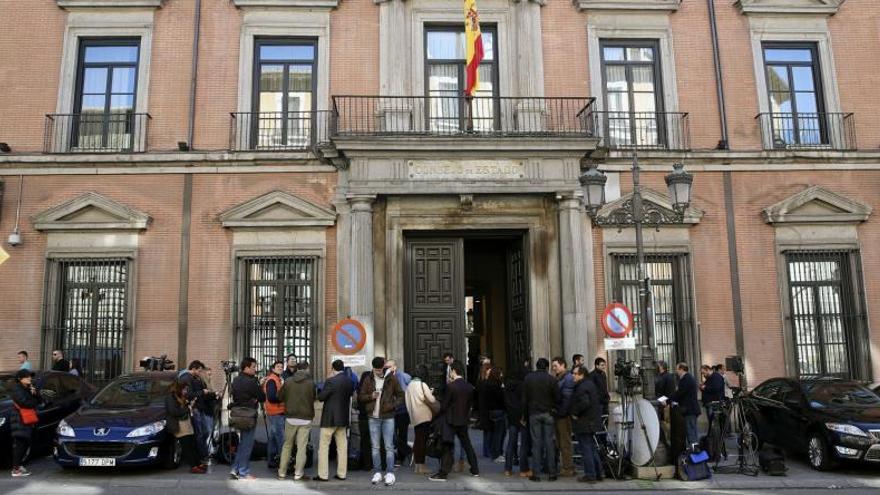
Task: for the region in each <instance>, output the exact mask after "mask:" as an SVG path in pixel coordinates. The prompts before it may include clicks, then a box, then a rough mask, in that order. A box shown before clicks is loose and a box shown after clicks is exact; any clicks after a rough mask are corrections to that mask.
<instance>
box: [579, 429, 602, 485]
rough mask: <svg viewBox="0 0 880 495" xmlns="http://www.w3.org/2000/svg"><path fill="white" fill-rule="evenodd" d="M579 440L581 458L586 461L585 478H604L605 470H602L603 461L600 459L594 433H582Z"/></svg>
mask: <svg viewBox="0 0 880 495" xmlns="http://www.w3.org/2000/svg"><path fill="white" fill-rule="evenodd" d="M577 439H578V444H579V445H580V447H581V457H582V458H583V461H584V476H586V477H587V478H592V479H598V478H601V477H603V476H604V474H605V470H604V468H602V460H601V459H600V458H599V451H598V450H597V449H596V437H595V435H593V434H592V433H581V434H579V435H578V436H577Z"/></svg>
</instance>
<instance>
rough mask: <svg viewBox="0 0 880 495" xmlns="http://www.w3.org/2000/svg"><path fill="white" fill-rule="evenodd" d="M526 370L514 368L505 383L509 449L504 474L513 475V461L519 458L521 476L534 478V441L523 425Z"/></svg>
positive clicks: (506, 453) (505, 459)
mask: <svg viewBox="0 0 880 495" xmlns="http://www.w3.org/2000/svg"><path fill="white" fill-rule="evenodd" d="M524 375H525V370H524V369H516V368H514V370H513V371H511V372H510V373H509V374H508V375H507V376H506V377H505V381H504V409H505V410H506V411H507V449H506V450H505V452H504V474H506V475H507V476H512V475H513V461H514V459H516V458H517V457H519V475H520V476H521V477H523V478H529V477H531V476H532V471H531V469H529V452H530V451H531V450H532V440H531V438H530V437H529V429H528V427H526V426H525V425H524V424H523V418H524V417H525V414H524V413H523V401H522V382H523V376H524Z"/></svg>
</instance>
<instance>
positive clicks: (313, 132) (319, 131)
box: [229, 110, 332, 151]
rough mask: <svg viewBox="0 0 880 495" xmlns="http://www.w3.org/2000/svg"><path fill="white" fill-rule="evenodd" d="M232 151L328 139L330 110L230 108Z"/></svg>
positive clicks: (308, 145)
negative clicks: (293, 110)
mask: <svg viewBox="0 0 880 495" xmlns="http://www.w3.org/2000/svg"><path fill="white" fill-rule="evenodd" d="M230 115H231V118H232V124H231V126H230V132H229V148H230V149H231V150H233V151H245V150H254V151H297V150H310V149H313V148H314V147H315V146H319V145H322V144H326V143H329V142H330V128H331V127H330V126H331V120H332V119H331V112H330V111H329V110H317V111H308V112H232V113H231V114H230Z"/></svg>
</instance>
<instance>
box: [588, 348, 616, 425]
mask: <svg viewBox="0 0 880 495" xmlns="http://www.w3.org/2000/svg"><path fill="white" fill-rule="evenodd" d="M593 365H594V366H595V367H594V368H593V372H592V373H590V379H591V380H593V384H594V385H596V390H598V391H599V403H600V404H601V405H602V415H604V416H607V415H608V404H609V403H610V402H611V394H609V393H608V362H607V361H605V359H603V358H600V357H597V358H596V360H595V361H593Z"/></svg>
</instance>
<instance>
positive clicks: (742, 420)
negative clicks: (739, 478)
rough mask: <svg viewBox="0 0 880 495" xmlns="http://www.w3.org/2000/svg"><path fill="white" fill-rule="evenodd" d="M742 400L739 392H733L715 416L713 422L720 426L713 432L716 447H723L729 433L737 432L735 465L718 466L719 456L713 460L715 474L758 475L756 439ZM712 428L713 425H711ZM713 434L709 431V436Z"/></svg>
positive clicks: (745, 405)
mask: <svg viewBox="0 0 880 495" xmlns="http://www.w3.org/2000/svg"><path fill="white" fill-rule="evenodd" d="M747 404H748V403H746V402H745V401H744V400H743V397H742V395H741V392H738V391H735V392H734V396H733V399H731V400H730V402H729V403H728V404H726V405H723V406H722V410H721V412H720V413H719V414H718V415H716V417H715V422H716V423H720V425H719V426H718V427H716V428H713V430H715V433H714V434H715V435H717V436H718V437H720V438H716V440H717V442H718V443H717V445H721V446H723V445H724V440H725V438H727V436H728V434H729V433H731V431H734V432H738V433H739V437H738V438H737V441H736V445H737V453H736V464H733V465H726V466H719V463H720V461H721V455H720V453H719V455H718V457H717V458H716V459H715V465H714V466H713V467H712V470H713V471H715V472H716V473H724V474H744V475H747V476H757V475H758V454H757V448H758V437H757V435H755V432H754V431H752V424H751V423H749V420H748V417H747V409H748V408H749V406H748V405H747ZM713 426H714V425H713ZM712 433H713V432H712V431H710V434H712Z"/></svg>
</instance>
